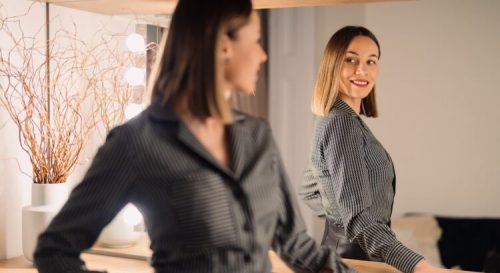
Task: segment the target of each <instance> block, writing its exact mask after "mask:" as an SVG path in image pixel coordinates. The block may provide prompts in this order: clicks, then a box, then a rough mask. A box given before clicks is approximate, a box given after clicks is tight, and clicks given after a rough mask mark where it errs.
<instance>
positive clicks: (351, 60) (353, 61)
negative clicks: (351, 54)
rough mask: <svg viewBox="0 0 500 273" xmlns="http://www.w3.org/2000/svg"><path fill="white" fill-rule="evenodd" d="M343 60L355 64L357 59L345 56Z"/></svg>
mask: <svg viewBox="0 0 500 273" xmlns="http://www.w3.org/2000/svg"><path fill="white" fill-rule="evenodd" d="M345 62H346V63H348V64H357V63H358V60H356V59H354V58H346V59H345Z"/></svg>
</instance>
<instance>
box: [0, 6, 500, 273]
mask: <svg viewBox="0 0 500 273" xmlns="http://www.w3.org/2000/svg"><path fill="white" fill-rule="evenodd" d="M18 2H19V1H17V0H7V1H4V0H2V3H1V4H0V5H3V6H4V8H6V9H7V10H8V11H9V13H11V12H12V14H18V13H22V12H23V11H24V9H25V8H27V7H28V6H29V4H22V5H21V4H19V3H18ZM80 2H81V4H83V5H87V4H88V3H84V2H86V1H83V2H82V1H80ZM89 2H91V1H89ZM164 2H169V4H171V2H172V1H164ZM298 2H300V1H298ZM303 2H304V1H302V3H303ZM317 2H319V1H317ZM326 2H329V3H333V2H337V1H326ZM366 2H370V1H366ZM371 2H384V1H371ZM75 4H78V2H74V3H67V5H75ZM498 11H500V4H499V2H498V1H495V0H479V1H477V0H474V1H473V0H460V1H456V0H438V1H434V0H433V1H431V0H421V1H389V2H387V3H365V4H336V5H330V6H321V7H303V8H289V9H273V10H270V11H266V13H267V15H266V16H264V18H265V19H267V28H266V31H267V32H268V36H267V37H268V40H267V41H266V43H267V45H268V53H269V61H268V64H267V69H268V71H265V70H264V71H263V72H262V73H263V76H266V77H267V80H264V81H263V82H262V86H261V88H262V90H261V91H257V94H256V97H252V98H250V100H245V99H241V98H234V104H235V106H237V107H238V108H240V109H243V111H250V112H253V113H254V114H257V115H259V116H262V117H264V118H267V119H268V120H269V121H270V123H271V126H272V128H273V132H274V135H275V138H276V140H277V142H278V145H279V146H280V151H281V153H282V157H283V160H284V163H285V165H286V167H287V170H288V173H289V176H290V179H291V182H292V183H293V185H298V183H299V181H300V179H301V174H302V170H303V169H304V167H305V164H306V161H307V156H308V153H309V148H310V145H309V144H310V137H311V132H312V130H313V124H314V119H313V116H312V115H311V114H310V110H309V109H310V107H309V99H310V96H311V91H312V85H313V80H314V76H315V71H316V69H317V66H318V63H319V58H320V56H321V53H322V50H323V47H324V45H325V43H326V40H327V39H328V38H329V36H330V35H331V34H332V33H333V31H335V30H336V29H338V28H340V27H341V26H343V25H346V24H361V25H365V26H367V27H368V28H370V29H372V30H373V31H374V32H375V34H376V35H377V36H378V37H379V39H380V42H381V46H382V59H381V74H380V78H379V84H378V101H379V107H380V110H381V111H380V112H381V115H380V118H378V119H376V120H367V123H368V125H369V126H370V127H371V128H372V130H373V131H374V133H375V134H376V135H377V136H378V138H379V140H380V141H381V142H382V143H384V145H385V146H386V148H387V149H388V150H389V152H390V153H391V155H392V158H393V160H394V162H395V165H396V173H397V177H398V189H397V195H396V197H397V198H396V203H395V207H394V216H395V219H394V221H393V223H394V226H395V231H396V233H397V235H398V236H399V238H400V239H401V240H402V241H404V242H405V243H406V244H408V246H410V247H412V248H414V249H416V250H417V251H420V252H425V253H426V254H427V255H429V256H427V257H428V258H429V259H430V260H432V261H433V262H436V263H441V264H445V263H446V265H461V266H462V267H464V266H465V268H468V266H471V264H473V266H481V268H477V267H474V268H471V267H469V269H479V270H480V269H482V268H483V267H484V266H485V260H486V258H487V257H486V256H487V255H488V254H489V253H488V251H491V250H494V249H493V248H494V246H493V244H494V243H496V250H497V251H499V250H500V235H499V234H498V230H499V228H498V227H499V224H498V221H499V220H498V219H499V217H500V210H499V209H498V208H499V206H498V201H497V200H498V196H499V195H500V188H499V184H498V183H497V182H498V180H499V179H500V173H499V171H498V167H497V165H498V162H500V146H499V144H498V140H500V131H499V129H498V128H496V127H498V126H495V124H497V123H498V122H497V120H499V119H500V116H499V112H498V111H494V109H496V108H495V107H496V102H497V101H498V100H499V95H498V92H496V90H497V86H498V85H499V84H500V82H499V80H500V77H498V76H496V75H495V74H494V73H496V72H495V71H496V67H497V64H498V63H500V59H499V55H498V54H497V53H496V51H497V47H498V44H500V36H499V33H500V31H498V27H499V26H500V21H499V20H500V19H499V18H498V16H497V13H498ZM424 14H425V15H424ZM1 15H2V13H1V12H0V16H1ZM44 16H45V11H44V9H43V7H41V6H35V7H34V8H33V10H32V11H31V12H30V14H29V20H27V21H26V22H24V27H25V29H26V31H29V32H35V31H37V30H38V29H39V28H40V27H41V26H34V25H33V24H32V23H28V21H29V22H43V21H44V20H45V19H44ZM51 18H54V20H55V21H57V22H60V24H65V23H67V22H68V21H67V20H69V19H71V20H74V22H75V24H76V25H77V26H78V27H77V28H78V31H79V34H80V35H81V36H82V38H83V39H87V38H89V37H92V35H93V34H94V32H95V30H96V29H99V28H101V27H102V26H105V27H106V28H107V29H109V31H110V32H112V33H120V35H119V36H117V37H116V39H120V40H123V43H122V44H121V46H122V47H121V48H120V49H119V50H123V51H126V50H127V49H126V45H125V40H126V38H127V36H128V35H129V34H131V33H136V32H137V33H139V34H141V35H142V36H143V37H145V39H146V40H145V44H148V43H149V42H157V41H159V34H158V32H159V31H158V28H155V27H152V26H148V24H158V23H159V22H163V23H161V24H163V26H165V25H166V24H168V16H145V17H144V18H143V17H141V16H139V15H126V16H125V15H124V16H109V15H103V14H98V13H93V12H88V11H81V10H76V9H69V8H66V7H60V6H56V5H52V6H51ZM265 21H266V20H265ZM165 22H166V23H165ZM58 24H59V23H58ZM265 24H266V23H265ZM0 37H1V36H0ZM2 46H4V45H2ZM132 48H133V46H132ZM152 55H153V54H149V53H148V55H146V56H144V57H145V58H147V59H150V58H151V57H152ZM147 63H148V61H146V60H142V61H140V62H139V66H140V65H144V66H142V67H140V68H138V69H146V70H149V66H148V65H147ZM141 71H143V70H141ZM148 72H149V71H148ZM141 73H142V72H141ZM138 74H140V73H131V75H132V76H137V75H138ZM135 80H136V81H135ZM143 80H145V78H144V77H140V79H134V78H131V79H130V83H132V84H134V83H138V86H139V87H136V88H135V89H134V90H135V92H136V93H135V94H136V97H140V98H136V101H135V102H134V104H133V105H132V106H130V107H129V110H130V111H132V112H133V110H134V109H141V107H144V106H142V105H141V104H144V103H147V100H148V99H147V98H148V94H145V92H144V91H145V90H146V89H145V88H143V87H144V84H145V82H143ZM0 84H3V81H2V79H0ZM141 88H142V89H141ZM139 89H140V90H142V91H138V90H139ZM137 94H139V95H137ZM0 131H1V133H0V143H2V144H1V145H0V173H1V176H2V179H1V180H0V200H1V201H0V204H1V206H0V268H2V267H4V266H5V265H4V264H3V263H2V260H4V259H12V258H15V257H19V256H21V255H22V244H21V243H20V242H21V232H20V230H21V208H22V207H23V206H25V205H26V204H29V203H30V201H31V200H30V196H29V193H30V188H31V181H30V178H28V177H25V176H23V175H22V174H20V172H19V171H18V162H19V164H20V165H21V166H28V167H27V168H28V170H29V161H28V159H27V158H26V156H25V155H24V154H23V153H22V152H21V150H20V148H18V147H17V146H15V145H13V143H16V145H17V143H18V140H17V138H18V135H17V131H16V128H15V127H14V126H13V124H11V123H10V122H9V121H8V118H7V116H6V114H5V113H4V112H3V110H2V108H1V107H0ZM101 143H102V138H101V137H100V136H97V135H96V136H93V137H92V139H91V140H90V142H89V145H88V147H86V149H85V150H84V152H83V154H82V156H81V160H80V161H81V162H82V163H83V164H81V165H78V166H77V168H76V169H75V170H74V172H73V173H72V175H71V176H70V178H69V181H68V184H69V185H70V186H71V187H73V186H75V185H76V183H78V182H79V181H80V179H81V177H82V175H83V174H84V172H85V170H86V168H87V167H88V163H89V159H91V158H92V156H93V155H94V153H95V151H96V149H97V147H98V146H99V145H100V144H101ZM13 158H15V159H16V160H17V161H18V162H16V160H13ZM23 168H24V167H23ZM301 205H302V204H301ZM302 212H303V214H304V216H305V220H306V224H307V225H308V229H309V232H310V234H311V235H313V236H314V237H315V238H317V239H320V238H321V236H322V232H323V226H324V225H323V223H322V221H321V220H320V219H318V218H316V217H315V216H313V215H312V213H311V212H310V211H309V209H308V208H306V207H305V206H303V210H302ZM407 213H418V214H419V215H416V216H415V215H414V217H402V216H403V215H405V214H407ZM122 214H124V213H122ZM420 214H421V215H420ZM136 216H137V215H136ZM136 216H134V217H136ZM436 216H439V218H436ZM469 218H474V220H470V219H469ZM483 218H488V219H487V220H484V221H483ZM457 219H458V220H457ZM122 220H123V219H122ZM122 220H119V219H118V220H116V221H115V224H116V222H118V224H117V225H118V227H117V228H120V227H121V228H123V226H121V224H120V223H119V221H122ZM455 220H457V222H454V221H455ZM122 224H123V223H122ZM130 226H133V228H131V229H130V230H132V232H134V233H136V234H135V235H137V232H138V231H140V232H139V234H140V235H141V237H140V238H139V237H137V238H135V239H137V240H133V242H132V243H131V246H128V247H125V248H116V247H115V248H113V247H112V248H109V247H107V246H104V245H99V246H97V245H96V248H94V250H93V251H92V252H93V253H101V254H106V255H114V256H120V257H128V258H139V259H147V257H148V255H150V252H149V249H148V241H147V238H146V237H144V233H143V232H142V231H141V230H142V229H141V224H139V225H137V222H136V221H134V223H133V224H131V225H130ZM445 229H446V230H445ZM111 234H115V235H116V233H115V232H111ZM480 235H483V236H489V237H488V239H478V238H480V237H481V236H480ZM454 236H455V237H454ZM457 237H460V238H462V242H465V243H467V245H466V246H464V247H465V248H470V250H473V251H474V252H475V253H478V252H481V253H482V256H477V257H476V256H473V255H472V254H470V252H460V251H458V249H460V248H462V246H461V245H456V244H454V241H455V240H454V239H456V238H457ZM469 237H470V238H472V239H470V240H468V239H464V238H469ZM481 240H487V243H482V242H486V241H481ZM495 240H496V241H495ZM469 241H470V242H469ZM476 243H478V244H476ZM439 244H442V245H441V246H440V245H439ZM118 245H119V244H118ZM108 246H109V245H108ZM483 246H488V249H486V248H485V249H481V250H478V249H476V247H483ZM439 247H447V249H446V250H440V249H439ZM450 248H454V249H455V250H457V253H455V254H454V255H455V256H454V257H451V256H443V254H445V255H448V254H450V255H451V254H452V250H451V249H450ZM440 251H446V252H445V253H444V252H440ZM459 252H460V253H459ZM464 253H466V254H464ZM85 255H89V254H85ZM464 255H465V256H464ZM490 255H491V253H490ZM90 257H93V256H90ZM456 257H459V258H458V259H459V260H456V259H457V258H456ZM90 259H93V258H90ZM104 259H107V258H104ZM444 259H447V260H446V261H445V260H444ZM106 262H107V260H106ZM110 263H121V262H120V260H118V261H114V260H113V261H111V260H110ZM450 263H451V264H450ZM452 263H455V264H452ZM460 263H463V264H460ZM479 263H480V264H479ZM21 264H22V267H29V266H30V265H29V264H28V263H24V262H22V263H21ZM95 264H96V265H97V266H99V267H101V268H104V267H106V264H102V263H101V261H100V260H98V261H97V262H95ZM141 266H143V264H140V265H139V266H138V267H137V268H143V267H141ZM131 268H134V266H132V267H131ZM380 270H381V271H379V272H382V271H383V270H384V269H380ZM110 272H114V271H110ZM279 272H286V271H279ZM366 272H372V271H366ZM373 272H375V271H373Z"/></svg>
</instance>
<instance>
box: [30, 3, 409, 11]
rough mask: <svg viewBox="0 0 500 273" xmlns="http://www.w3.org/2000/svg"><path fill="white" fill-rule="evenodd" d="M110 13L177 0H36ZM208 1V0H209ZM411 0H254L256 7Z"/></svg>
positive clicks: (169, 7)
mask: <svg viewBox="0 0 500 273" xmlns="http://www.w3.org/2000/svg"><path fill="white" fill-rule="evenodd" d="M34 1H41V2H46V3H50V4H55V5H59V6H64V7H68V8H74V9H79V10H85V11H90V12H96V13H102V14H108V15H145V14H147V15H150V14H171V13H172V12H173V10H174V8H175V5H176V4H177V0H34ZM207 1H208V0H207ZM391 1H409V0H253V3H254V7H255V8H256V9H269V8H289V7H306V6H321V5H332V4H339V3H372V2H391Z"/></svg>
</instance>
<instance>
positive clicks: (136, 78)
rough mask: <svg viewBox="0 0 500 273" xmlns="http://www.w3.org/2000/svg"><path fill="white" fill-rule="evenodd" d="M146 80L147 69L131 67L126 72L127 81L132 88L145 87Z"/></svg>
mask: <svg viewBox="0 0 500 273" xmlns="http://www.w3.org/2000/svg"><path fill="white" fill-rule="evenodd" d="M145 78H146V69H144V68H138V67H130V68H129V69H127V71H126V72H125V80H126V81H127V83H128V84H130V85H132V86H137V85H144V80H145Z"/></svg>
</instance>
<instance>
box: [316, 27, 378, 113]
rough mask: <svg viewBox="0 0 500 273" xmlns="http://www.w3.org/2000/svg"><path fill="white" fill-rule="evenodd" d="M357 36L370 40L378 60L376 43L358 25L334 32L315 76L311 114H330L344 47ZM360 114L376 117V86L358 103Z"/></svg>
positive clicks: (375, 39)
mask: <svg viewBox="0 0 500 273" xmlns="http://www.w3.org/2000/svg"><path fill="white" fill-rule="evenodd" d="M357 36H366V37H368V38H370V39H372V40H373V41H374V42H375V44H376V45H377V47H378V53H379V54H378V56H379V58H380V45H379V42H378V40H377V38H376V37H375V35H374V34H373V33H372V32H371V31H369V30H368V29H366V28H364V27H361V26H346V27H343V28H341V29H339V30H338V31H337V32H335V33H334V34H333V36H332V37H331V38H330V40H329V41H328V44H327V45H326V48H325V51H324V52H323V57H322V59H321V63H320V65H319V70H318V74H317V76H316V83H315V85H314V92H313V97H312V102H311V109H312V112H313V113H314V114H316V115H318V116H326V115H328V113H330V110H331V109H332V107H333V104H334V103H335V101H336V100H337V97H338V93H339V84H340V73H341V71H342V65H343V63H344V58H345V55H346V51H347V48H348V47H349V44H350V43H351V41H352V40H353V39H354V38H356V37H357ZM361 114H362V115H365V116H367V117H377V116H378V111H377V103H376V99H375V86H373V89H372V90H371V92H370V94H369V95H368V96H367V97H366V98H364V99H363V100H362V101H361Z"/></svg>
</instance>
